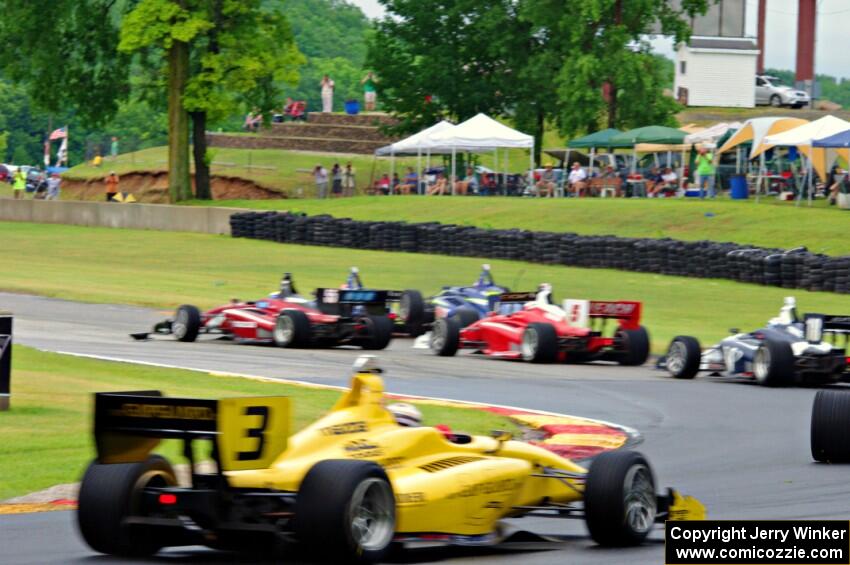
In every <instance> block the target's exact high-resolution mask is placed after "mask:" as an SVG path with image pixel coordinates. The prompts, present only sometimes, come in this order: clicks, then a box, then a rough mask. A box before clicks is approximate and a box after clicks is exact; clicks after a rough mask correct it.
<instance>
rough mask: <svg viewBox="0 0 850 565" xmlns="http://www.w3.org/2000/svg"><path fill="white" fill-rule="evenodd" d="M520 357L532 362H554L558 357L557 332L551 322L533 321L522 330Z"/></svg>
mask: <svg viewBox="0 0 850 565" xmlns="http://www.w3.org/2000/svg"><path fill="white" fill-rule="evenodd" d="M520 351H521V352H522V359H523V360H524V361H530V362H532V363H554V362H555V361H556V360H557V359H558V333H557V332H556V331H555V326H553V325H552V324H544V323H542V322H533V323H531V324H528V327H527V328H525V331H523V332H522V344H521V345H520Z"/></svg>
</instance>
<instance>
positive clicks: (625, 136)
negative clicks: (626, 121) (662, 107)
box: [611, 126, 688, 172]
mask: <svg viewBox="0 0 850 565" xmlns="http://www.w3.org/2000/svg"><path fill="white" fill-rule="evenodd" d="M686 135H688V134H687V133H685V132H684V131H682V130H680V129H676V128H668V127H666V126H646V127H642V128H637V129H630V130H629V131H624V132H623V133H620V134H617V135H615V136H612V137H611V143H612V144H615V146H616V147H623V146H622V145H620V144H623V143H625V144H626V145H625V146H626V147H631V148H632V172H634V168H635V164H636V163H637V152H636V151H635V145H637V144H639V143H658V144H664V145H679V144H682V143H684V142H685V136H686Z"/></svg>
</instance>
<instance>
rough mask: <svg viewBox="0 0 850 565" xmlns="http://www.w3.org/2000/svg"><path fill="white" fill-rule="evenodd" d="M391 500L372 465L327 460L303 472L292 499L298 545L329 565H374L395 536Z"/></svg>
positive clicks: (386, 482) (381, 472)
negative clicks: (330, 562) (296, 491)
mask: <svg viewBox="0 0 850 565" xmlns="http://www.w3.org/2000/svg"><path fill="white" fill-rule="evenodd" d="M395 524H396V515H395V495H394V494H393V488H392V485H391V484H390V481H389V479H388V478H387V474H386V472H385V471H384V469H383V468H382V467H381V466H380V465H378V464H377V463H373V462H371V461H353V460H350V459H328V460H326V461H320V462H318V463H316V464H315V465H313V467H312V468H311V469H310V470H309V471H308V472H307V475H306V476H305V477H304V480H303V481H302V482H301V487H300V488H299V489H298V495H297V497H296V499H295V535H296V538H297V539H298V541H299V543H301V544H303V545H304V547H305V548H306V549H307V550H309V551H311V552H316V553H318V554H319V556H320V557H323V558H325V559H327V560H329V561H332V562H334V563H339V562H346V563H352V562H354V563H374V562H376V561H380V560H381V559H382V558H383V557H384V556H385V555H386V554H387V553H388V551H389V550H390V545H391V544H392V541H393V537H394V535H395Z"/></svg>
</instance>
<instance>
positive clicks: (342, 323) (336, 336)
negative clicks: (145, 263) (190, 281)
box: [132, 273, 393, 349]
mask: <svg viewBox="0 0 850 565" xmlns="http://www.w3.org/2000/svg"><path fill="white" fill-rule="evenodd" d="M387 292H388V291H385V290H345V289H342V290H341V289H336V288H319V289H317V290H316V300H308V299H306V298H304V297H302V296H300V295H298V294H297V292H296V291H295V285H294V283H293V281H292V277H291V275H290V274H289V273H287V274H285V275H284V277H283V280H282V281H281V288H280V292H277V293H274V294H271V295H270V296H269V297H268V298H263V299H261V300H253V301H248V302H243V301H241V300H233V301H232V302H231V303H230V304H227V305H225V306H220V307H218V308H213V309H212V310H208V311H206V312H203V313H202V312H201V311H200V310H198V308H196V307H195V306H191V305H188V304H184V305H183V306H180V307H179V308H178V309H177V312H175V315H174V317H173V318H171V319H168V320H165V321H163V322H160V323H159V324H157V325H156V326H154V330H153V333H156V334H166V335H167V334H170V335H173V336H174V337H175V338H177V339H178V340H180V341H195V339H196V338H197V337H198V335H200V334H213V335H218V336H222V337H227V338H230V339H234V340H238V341H240V342H243V343H273V344H275V345H277V346H278V347H311V346H325V347H333V346H337V345H357V346H360V347H362V348H363V349H384V348H385V347H386V346H387V345H388V344H389V342H390V340H391V339H392V334H393V322H392V320H391V319H390V318H389V317H388V315H387V314H388V311H387V306H386V305H387ZM149 335H150V334H149V333H138V334H132V336H133V337H134V338H135V339H140V340H141V339H147V338H148V336H149Z"/></svg>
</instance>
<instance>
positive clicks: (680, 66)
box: [679, 61, 686, 75]
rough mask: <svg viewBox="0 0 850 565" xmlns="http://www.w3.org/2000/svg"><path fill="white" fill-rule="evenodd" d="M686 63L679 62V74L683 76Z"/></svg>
mask: <svg viewBox="0 0 850 565" xmlns="http://www.w3.org/2000/svg"><path fill="white" fill-rule="evenodd" d="M685 66H686V61H679V74H680V75H683V74H685Z"/></svg>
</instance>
